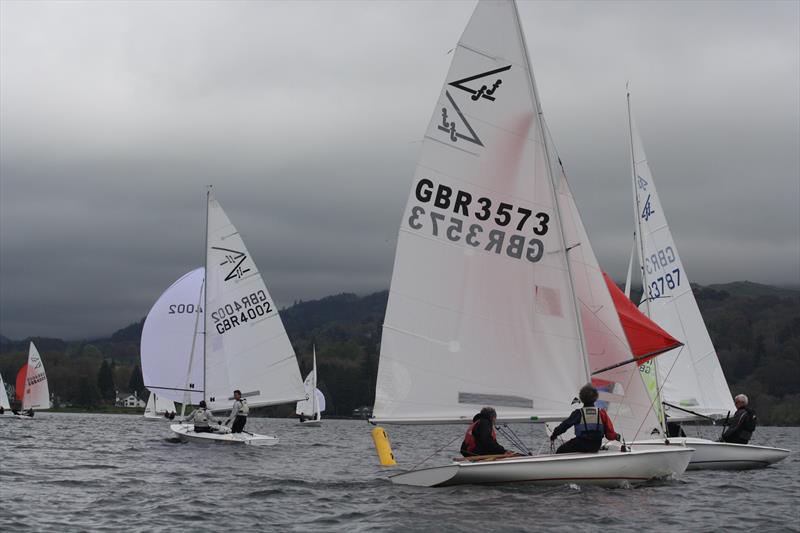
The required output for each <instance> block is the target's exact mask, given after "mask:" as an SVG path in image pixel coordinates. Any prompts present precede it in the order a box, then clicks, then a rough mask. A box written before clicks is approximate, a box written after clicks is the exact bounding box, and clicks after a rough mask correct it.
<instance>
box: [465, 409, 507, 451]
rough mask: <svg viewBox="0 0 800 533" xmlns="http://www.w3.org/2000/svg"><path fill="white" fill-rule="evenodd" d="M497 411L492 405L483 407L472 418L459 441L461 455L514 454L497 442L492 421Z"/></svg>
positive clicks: (493, 421) (494, 419)
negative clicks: (462, 438)
mask: <svg viewBox="0 0 800 533" xmlns="http://www.w3.org/2000/svg"><path fill="white" fill-rule="evenodd" d="M496 420H497V412H496V411H495V410H494V408H492V407H484V408H483V409H481V412H480V413H478V414H477V415H475V416H474V417H473V419H472V424H470V425H469V427H468V428H467V433H466V434H465V435H464V442H462V443H461V455H463V456H464V457H473V456H476V455H515V453H514V452H512V451H510V450H506V449H505V448H503V447H502V446H501V445H500V444H498V443H497V432H496V431H495V429H494V423H495V421H496Z"/></svg>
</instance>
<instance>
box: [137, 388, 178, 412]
mask: <svg viewBox="0 0 800 533" xmlns="http://www.w3.org/2000/svg"><path fill="white" fill-rule="evenodd" d="M174 412H175V403H174V402H173V401H172V400H165V399H164V398H159V397H158V395H157V394H156V393H154V392H151V393H150V397H149V398H147V406H146V407H145V408H144V416H146V417H148V418H152V417H161V416H163V415H164V414H165V413H174Z"/></svg>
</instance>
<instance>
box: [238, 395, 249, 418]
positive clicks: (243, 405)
mask: <svg viewBox="0 0 800 533" xmlns="http://www.w3.org/2000/svg"><path fill="white" fill-rule="evenodd" d="M249 412H250V406H248V405H247V400H245V399H244V398H242V399H241V400H239V412H238V413H237V415H238V416H247V414H248V413H249Z"/></svg>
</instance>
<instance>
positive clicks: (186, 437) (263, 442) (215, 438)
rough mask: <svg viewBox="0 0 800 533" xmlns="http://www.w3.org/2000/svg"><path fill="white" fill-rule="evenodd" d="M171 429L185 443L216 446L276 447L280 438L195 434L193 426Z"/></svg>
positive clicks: (243, 433)
mask: <svg viewBox="0 0 800 533" xmlns="http://www.w3.org/2000/svg"><path fill="white" fill-rule="evenodd" d="M169 429H170V430H171V431H172V432H173V433H174V434H175V435H177V436H178V438H179V439H181V440H182V441H185V442H204V443H215V444H244V445H248V446H274V445H275V444H278V437H273V436H271V435H259V434H257V433H247V432H242V433H231V432H230V431H228V432H225V433H195V432H194V425H193V424H172V425H170V426H169Z"/></svg>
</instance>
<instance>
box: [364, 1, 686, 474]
mask: <svg viewBox="0 0 800 533" xmlns="http://www.w3.org/2000/svg"><path fill="white" fill-rule="evenodd" d="M545 130H546V128H545V125H544V123H543V116H542V113H541V105H540V103H539V98H538V94H537V89H536V84H535V83H534V79H533V73H532V71H531V68H530V62H529V58H528V51H527V46H526V44H525V37H524V34H523V31H522V27H521V24H520V21H519V14H518V12H517V6H516V3H515V2H514V1H513V0H505V1H495V2H490V1H480V2H479V3H478V5H477V7H476V8H475V11H474V13H473V15H472V17H471V18H470V21H469V23H468V25H467V28H466V29H465V30H464V33H463V35H462V37H461V39H460V41H459V43H458V46H457V47H456V49H455V51H454V53H453V59H452V63H451V66H450V71H449V72H448V74H447V78H446V81H445V84H444V87H443V88H442V91H441V93H440V95H439V100H438V102H437V105H436V108H435V111H434V115H433V117H432V119H431V121H430V122H429V125H428V129H427V131H426V134H425V138H424V140H423V142H422V147H421V154H420V157H419V161H418V165H417V168H416V172H415V176H414V179H413V184H412V186H411V192H410V196H409V199H408V202H407V205H406V210H405V214H404V216H403V220H402V223H401V227H400V230H399V236H398V242H397V251H396V256H395V263H394V270H393V274H392V282H391V287H390V291H389V301H388V306H387V310H386V317H385V320H384V326H383V335H382V340H381V350H380V360H379V366H378V379H377V386H376V394H375V406H374V410H373V413H374V418H373V420H372V421H373V422H374V423H385V424H391V423H404V424H451V423H452V424H461V425H462V427H463V426H466V425H467V424H469V423H470V422H471V421H472V417H473V415H474V414H475V413H476V412H477V411H478V410H480V408H481V407H482V406H484V405H490V406H492V407H494V408H495V409H496V411H497V419H498V422H499V423H501V424H502V423H508V422H523V423H530V422H547V421H560V420H563V419H565V418H567V417H568V416H569V414H570V413H571V411H572V410H573V406H572V405H571V403H572V400H573V398H574V397H575V394H576V393H577V391H578V389H579V388H580V387H581V386H582V385H584V384H585V383H587V382H589V381H590V380H592V378H593V374H595V373H596V374H597V376H595V379H600V378H602V379H604V383H605V384H606V385H608V387H607V390H605V391H602V392H601V400H605V401H607V402H615V404H616V408H617V411H616V413H617V414H618V415H619V418H618V420H620V422H619V424H620V427H621V428H622V427H623V426H625V427H627V428H628V429H624V430H623V431H622V433H623V434H627V433H628V432H629V430H630V432H632V433H631V436H632V435H633V434H635V433H636V432H637V430H638V429H639V428H640V427H649V426H650V425H653V424H654V418H653V413H652V409H651V401H650V399H649V397H648V396H647V393H646V391H644V389H643V387H644V385H643V383H642V381H641V379H640V377H639V375H638V371H636V367H635V362H636V360H635V358H634V357H633V356H632V354H631V350H630V347H629V346H628V344H627V342H626V341H625V339H624V335H623V334H622V331H621V327H620V324H619V318H618V317H617V315H616V313H615V312H614V309H613V305H612V303H611V297H610V295H609V293H608V289H607V288H606V286H605V282H604V280H603V277H602V272H601V270H600V268H599V266H598V265H597V260H596V258H595V256H594V253H593V251H592V250H591V246H590V243H589V240H588V237H587V236H586V232H585V230H584V228H583V225H582V223H581V221H580V216H579V214H578V210H577V207H576V205H575V202H574V199H573V197H572V194H571V192H570V190H569V185H568V183H567V181H566V178H565V176H563V174H562V175H560V176H559V175H556V173H555V172H554V169H553V165H554V163H555V161H556V159H557V158H556V157H555V155H554V154H553V153H552V152H551V147H550V146H549V142H548V138H547V135H546V131H545ZM595 352H597V353H598V354H600V355H602V357H601V358H595V357H593V355H596V354H595ZM612 363H613V364H612ZM609 414H610V415H611V414H612V410H611V409H609ZM616 425H617V421H615V426H616ZM456 431H459V433H460V432H461V431H463V429H458V430H456ZM375 439H376V447H378V448H379V455H380V456H381V457H384V456H385V455H386V454H383V453H382V452H381V451H380V448H381V445H380V437H376V438H375ZM691 454H692V450H691V449H690V448H686V447H683V448H681V449H678V448H677V447H673V448H666V447H662V449H651V450H643V451H640V450H632V451H623V450H622V449H620V448H619V447H617V448H616V449H611V448H609V449H605V450H601V451H600V452H598V453H573V454H560V455H533V456H532V455H526V456H521V457H501V458H498V457H497V456H488V457H484V458H481V460H472V459H470V460H453V461H451V462H450V463H449V464H445V465H442V466H433V467H429V468H415V469H413V470H410V471H407V472H403V473H400V474H396V475H392V476H391V477H390V479H391V481H392V482H393V483H399V484H407V485H416V486H428V487H431V486H437V487H438V486H448V485H459V484H465V483H504V482H528V483H537V484H561V483H581V484H593V485H601V486H620V485H625V484H628V483H641V482H644V481H646V480H648V479H652V478H656V477H664V476H671V475H679V474H681V473H682V472H683V471H684V470H685V469H686V465H687V464H688V462H689V458H690V456H691ZM382 463H384V464H388V463H389V461H386V462H384V461H383V459H382Z"/></svg>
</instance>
